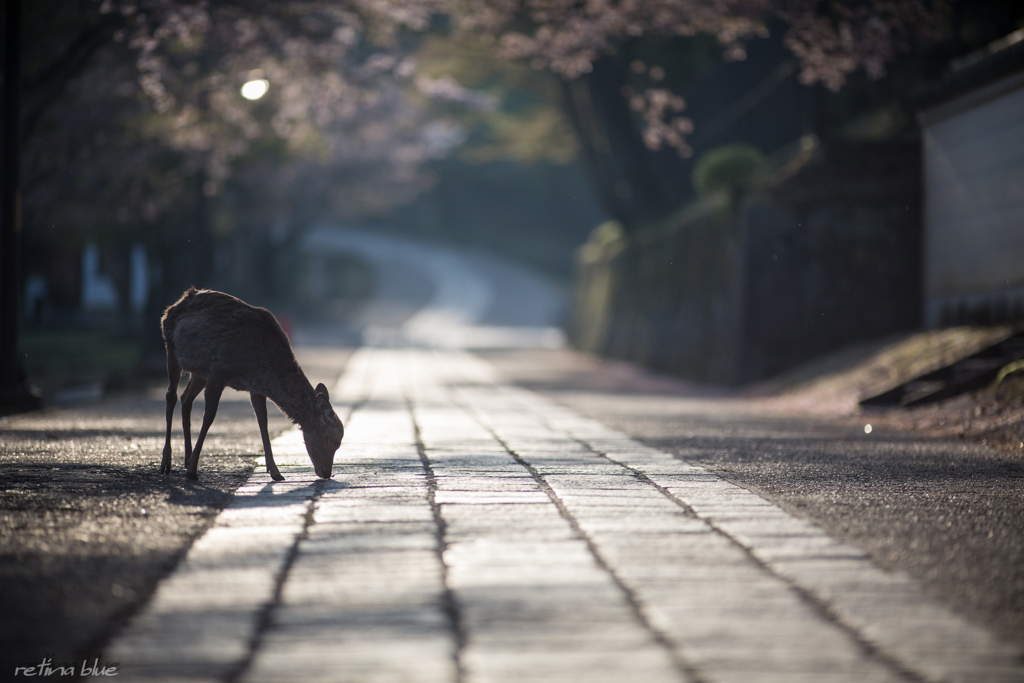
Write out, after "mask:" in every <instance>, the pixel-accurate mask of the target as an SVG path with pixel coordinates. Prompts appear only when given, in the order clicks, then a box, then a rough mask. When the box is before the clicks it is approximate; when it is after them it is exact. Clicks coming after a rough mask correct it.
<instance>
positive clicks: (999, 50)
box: [917, 29, 1024, 110]
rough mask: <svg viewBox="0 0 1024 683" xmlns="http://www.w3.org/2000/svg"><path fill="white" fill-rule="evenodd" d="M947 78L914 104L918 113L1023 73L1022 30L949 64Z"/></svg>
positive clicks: (1023, 32)
mask: <svg viewBox="0 0 1024 683" xmlns="http://www.w3.org/2000/svg"><path fill="white" fill-rule="evenodd" d="M950 67H951V71H950V74H949V76H948V77H947V78H946V79H945V80H944V81H943V82H942V83H941V84H939V85H938V86H936V87H935V88H934V89H933V90H931V91H930V92H929V93H927V94H926V95H924V96H923V97H922V98H921V99H919V100H918V101H917V108H918V109H919V110H923V109H931V108H932V107H936V106H939V105H941V104H944V103H946V102H949V101H950V100H953V99H956V98H958V97H960V96H961V95H965V94H967V93H969V92H971V91H973V90H977V89H979V88H983V87H985V86H987V85H991V84H992V83H994V82H996V81H999V80H1001V79H1004V78H1006V77H1008V76H1013V75H1015V74H1018V73H1022V72H1024V29H1019V30H1017V31H1014V32H1013V33H1011V34H1009V35H1006V36H1003V37H1002V38H1000V39H999V40H995V41H993V42H991V43H989V44H988V45H987V46H985V47H984V48H982V49H980V50H976V51H975V52H971V53H970V54H967V55H965V56H963V57H960V58H958V59H954V60H953V61H952V62H951V63H950Z"/></svg>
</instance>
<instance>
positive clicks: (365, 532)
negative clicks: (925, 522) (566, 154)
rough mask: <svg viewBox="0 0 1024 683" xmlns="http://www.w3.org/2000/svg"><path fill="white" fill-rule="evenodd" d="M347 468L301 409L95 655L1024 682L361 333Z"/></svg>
mask: <svg viewBox="0 0 1024 683" xmlns="http://www.w3.org/2000/svg"><path fill="white" fill-rule="evenodd" d="M332 395H333V396H334V397H335V402H336V403H339V404H340V405H342V406H344V407H345V410H346V412H348V419H347V423H348V429H349V431H348V436H347V437H346V442H345V444H344V445H343V447H342V450H341V451H340V453H339V456H338V464H339V466H338V467H336V471H337V474H336V476H335V479H334V480H332V481H328V482H323V481H318V480H316V479H315V478H314V477H313V473H312V469H311V467H310V465H309V463H308V459H307V457H306V455H305V453H304V452H303V450H302V448H301V441H300V440H299V439H298V438H297V435H296V434H295V433H294V432H288V433H286V434H284V435H283V436H281V437H279V438H278V440H277V442H276V444H275V451H276V452H278V453H280V454H281V455H280V457H279V458H278V462H279V464H280V465H281V468H282V472H284V473H285V476H286V477H287V481H286V482H285V483H283V484H272V483H271V482H270V480H269V478H268V477H267V476H266V474H265V473H257V474H254V475H253V476H252V478H251V479H250V480H249V482H248V483H247V484H246V485H244V486H243V487H242V488H241V489H240V490H239V492H238V494H237V495H236V498H235V499H234V501H233V502H232V504H231V505H230V506H228V508H227V509H226V510H225V511H224V512H223V513H221V515H220V516H219V517H218V519H217V521H216V522H215V524H214V527H213V528H212V529H211V530H210V531H209V532H208V533H207V534H206V535H205V536H204V537H203V538H202V539H201V540H200V541H198V542H197V543H196V544H195V545H194V546H193V548H192V550H191V551H190V552H189V554H188V556H187V558H186V560H185V562H184V563H183V565H182V566H181V568H180V569H179V570H178V571H177V572H176V573H175V574H174V575H173V576H172V577H171V578H170V579H168V580H167V581H165V582H164V583H163V584H162V585H161V586H160V588H159V589H158V591H157V593H156V596H155V598H154V599H153V601H152V602H151V603H150V605H149V606H148V607H147V609H146V610H145V611H144V612H143V613H142V614H140V615H139V616H138V618H137V619H136V620H135V621H134V622H133V623H132V625H131V626H130V628H128V629H127V630H126V632H125V633H124V634H123V635H122V636H121V637H120V638H119V639H118V640H117V641H115V642H114V643H113V644H112V646H111V647H110V648H109V649H108V651H107V652H106V653H105V658H106V659H108V660H110V661H119V662H121V663H122V666H123V667H124V669H123V673H124V675H125V677H126V678H128V679H129V680H176V679H177V680H193V681H196V680H211V681H212V680H240V681H278V680H331V681H353V682H355V681H359V682H360V683H369V682H374V681H467V682H468V681H558V682H562V681H616V682H618V681H644V682H651V681H708V682H710V681H787V682H791V681H815V682H820V681H837V682H838V681H851V682H853V681H858V682H859V681H922V680H927V681H933V680H934V681H939V680H948V681H970V682H974V681H1021V680H1024V666H1022V664H1021V659H1020V652H1019V649H1018V648H1017V647H1016V646H1014V645H1010V644H1007V643H1005V642H1002V641H999V640H997V639H996V638H994V637H993V636H992V635H991V634H990V633H989V632H988V631H986V630H985V629H983V628H981V627H979V626H977V625H975V624H973V623H971V622H969V621H967V620H966V619H964V618H962V617H960V616H958V615H957V614H955V613H954V612H953V611H952V610H950V609H949V608H948V607H946V606H944V605H942V604H940V603H939V602H936V601H934V600H932V599H930V598H929V597H928V596H927V595H926V594H925V592H924V591H923V590H922V587H921V585H920V584H919V583H918V582H917V581H915V580H913V579H912V578H910V577H909V576H907V575H906V574H903V573H900V572H887V571H884V570H881V569H879V568H878V567H876V566H875V565H874V564H873V563H872V562H871V561H870V559H869V558H868V557H867V555H866V554H865V553H864V552H863V551H862V550H860V549H858V548H856V547H854V546H852V545H849V544H846V543H842V542H840V541H837V540H834V539H833V538H831V537H830V536H829V535H828V534H826V533H824V532H823V531H822V529H821V528H820V527H818V526H816V525H814V524H812V523H810V522H808V521H806V520H805V519H801V518H798V517H795V516H793V515H791V514H789V513H787V512H785V511H784V510H782V509H781V508H779V507H777V506H775V505H773V504H772V503H770V502H769V501H767V500H765V499H764V498H762V497H760V496H758V495H756V494H754V493H751V492H750V491H748V490H747V489H745V488H743V487H741V486H737V485H735V484H732V483H729V482H728V481H726V480H724V479H722V478H721V477H719V476H717V475H715V474H713V473H712V472H710V471H709V470H707V469H704V468H701V467H696V466H693V465H689V464H687V463H685V462H683V461H681V460H679V459H678V458H676V457H674V456H673V455H672V454H670V453H666V452H664V451H661V450H658V449H656V448H651V447H649V446H645V445H643V444H641V443H640V442H638V441H636V440H634V439H632V438H630V437H628V436H627V435H626V434H624V433H622V432H620V431H617V430H614V429H612V428H609V427H607V426H605V425H603V424H601V423H600V422H598V421H595V420H593V419H589V418H587V417H584V416H583V415H581V414H580V413H579V412H577V411H575V410H572V409H571V408H567V407H565V406H563V405H559V404H558V403H555V402H553V401H551V400H550V399H547V398H545V397H543V396H542V395H540V394H538V393H536V392H532V391H529V390H526V389H522V388H517V387H513V386H511V385H509V384H506V383H504V382H502V381H501V379H500V377H499V376H498V375H497V373H496V372H495V371H494V368H493V366H490V365H488V364H487V363H485V362H483V361H481V360H480V359H478V358H476V357H474V356H471V355H469V354H467V353H465V352H462V351H456V350H445V351H442V350H423V349H386V348H366V349H362V350H360V351H358V352H357V353H356V355H355V356H354V357H353V359H352V360H351V361H350V362H349V364H348V369H347V371H346V373H345V375H344V376H343V377H342V379H341V381H340V382H339V385H338V386H337V387H335V389H334V391H333V392H332Z"/></svg>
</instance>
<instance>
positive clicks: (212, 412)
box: [160, 287, 345, 481]
mask: <svg viewBox="0 0 1024 683" xmlns="http://www.w3.org/2000/svg"><path fill="white" fill-rule="evenodd" d="M160 325H161V328H162V329H163V336H164V344H165V346H166V349H167V379H168V386H167V439H166V441H165V442H164V452H163V460H162V462H161V464H160V473H161V474H169V473H170V472H171V421H172V418H173V415H174V407H175V405H176V404H177V398H178V397H177V390H178V383H179V381H180V380H181V374H182V372H183V371H185V372H188V373H189V379H188V384H187V385H186V386H185V389H184V391H182V393H181V426H182V431H183V432H184V436H185V468H186V475H187V476H188V478H189V479H192V480H197V479H198V478H199V474H198V470H199V453H200V452H201V451H202V449H203V441H204V440H205V439H206V434H207V433H208V432H209V431H210V425H211V424H212V423H213V420H214V418H215V417H216V416H217V406H218V404H219V403H220V397H221V394H222V393H223V391H224V388H225V387H231V388H232V389H237V390H239V391H247V392H249V400H250V402H251V403H252V408H253V411H255V413H256V421H257V422H258V423H259V427H260V436H261V437H262V438H263V452H264V454H265V455H266V467H267V472H269V473H270V476H271V477H272V478H273V479H274V481H282V480H284V477H283V476H281V472H280V470H278V468H277V464H276V463H275V462H274V454H273V452H272V451H271V448H270V434H269V433H268V431H267V399H268V398H269V399H270V400H271V401H273V402H274V403H275V404H276V405H277V406H278V407H279V408H280V409H281V410H282V411H283V412H284V414H285V415H287V416H288V418H289V419H290V420H291V421H292V422H293V423H296V424H298V425H299V428H300V429H301V430H302V436H303V440H304V441H305V443H306V452H307V453H308V454H309V459H310V460H311V461H312V462H313V470H314V471H315V472H316V474H317V476H318V477H321V478H322V479H329V478H330V477H331V470H332V469H333V467H334V453H335V451H337V450H338V448H339V447H340V446H341V440H342V438H343V437H344V436H345V426H344V425H343V424H342V422H341V419H340V418H339V417H338V415H337V413H335V412H334V408H332V407H331V402H330V395H329V394H328V392H327V387H325V386H324V385H323V384H318V385H316V388H315V389H314V388H313V386H312V384H310V382H309V380H308V379H307V378H306V375H305V374H304V373H303V372H302V369H301V368H300V367H299V363H298V361H297V360H296V359H295V352H294V351H293V350H292V346H291V343H290V342H289V341H288V335H286V334H285V332H284V330H283V329H282V328H281V325H280V323H278V321H277V318H275V317H274V314H273V313H271V312H270V311H268V310H267V309H265V308H257V307H256V306H250V305H249V304H247V303H245V302H244V301H242V300H241V299H238V298H236V297H234V296H231V295H230V294H224V293H223V292H216V291H213V290H209V289H201V290H197V289H196V288H195V287H189V289H188V290H186V291H185V293H184V294H183V295H182V297H181V298H180V299H178V301H177V302H175V303H173V304H171V305H170V306H168V307H167V310H166V311H165V312H164V315H163V318H161V320H160ZM204 388H205V390H206V393H205V394H204V396H205V399H206V410H205V412H204V414H203V426H202V428H200V430H199V438H198V439H196V446H195V449H193V448H192V435H191V431H190V430H191V419H192V417H191V416H192V402H193V401H194V400H195V399H196V397H197V396H198V395H199V392H200V391H203V389H204Z"/></svg>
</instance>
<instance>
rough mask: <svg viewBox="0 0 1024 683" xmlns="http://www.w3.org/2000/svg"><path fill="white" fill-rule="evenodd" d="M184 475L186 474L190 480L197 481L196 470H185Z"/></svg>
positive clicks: (197, 474)
mask: <svg viewBox="0 0 1024 683" xmlns="http://www.w3.org/2000/svg"><path fill="white" fill-rule="evenodd" d="M185 476H187V477H188V478H189V479H191V480H192V481H199V473H198V472H186V474H185Z"/></svg>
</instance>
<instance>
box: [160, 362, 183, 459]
mask: <svg viewBox="0 0 1024 683" xmlns="http://www.w3.org/2000/svg"><path fill="white" fill-rule="evenodd" d="M180 379H181V367H179V366H178V364H177V363H175V362H174V361H172V360H171V357H170V355H168V357H167V380H168V385H167V438H166V439H165V440H164V457H163V459H162V460H161V461H160V474H170V472H171V420H172V419H174V406H175V405H176V404H177V403H178V381H179V380H180Z"/></svg>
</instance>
